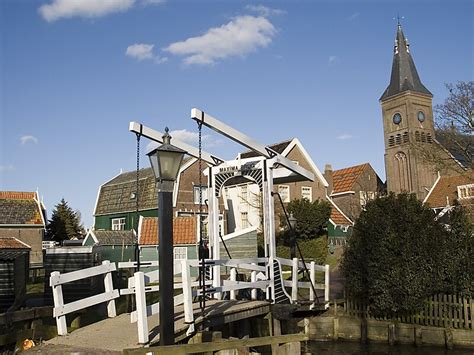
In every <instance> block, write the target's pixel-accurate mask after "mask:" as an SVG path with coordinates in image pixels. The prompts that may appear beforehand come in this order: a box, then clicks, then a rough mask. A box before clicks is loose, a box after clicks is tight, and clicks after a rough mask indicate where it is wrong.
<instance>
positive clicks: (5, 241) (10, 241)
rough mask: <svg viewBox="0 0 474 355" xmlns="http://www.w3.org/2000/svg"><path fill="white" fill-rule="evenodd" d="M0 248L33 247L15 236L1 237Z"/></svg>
mask: <svg viewBox="0 0 474 355" xmlns="http://www.w3.org/2000/svg"><path fill="white" fill-rule="evenodd" d="M0 249H31V247H30V246H29V245H27V244H25V243H23V242H22V241H20V240H18V239H16V238H14V237H0Z"/></svg>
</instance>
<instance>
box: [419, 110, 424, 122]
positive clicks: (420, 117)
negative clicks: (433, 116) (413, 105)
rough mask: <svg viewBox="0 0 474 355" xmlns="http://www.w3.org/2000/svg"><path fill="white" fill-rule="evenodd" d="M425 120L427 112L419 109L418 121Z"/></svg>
mask: <svg viewBox="0 0 474 355" xmlns="http://www.w3.org/2000/svg"><path fill="white" fill-rule="evenodd" d="M424 120H425V114H424V113H423V111H418V121H420V122H423V121H424Z"/></svg>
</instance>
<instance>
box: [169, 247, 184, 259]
mask: <svg viewBox="0 0 474 355" xmlns="http://www.w3.org/2000/svg"><path fill="white" fill-rule="evenodd" d="M173 254H174V260H186V259H187V258H188V248H186V247H175V248H174V250H173Z"/></svg>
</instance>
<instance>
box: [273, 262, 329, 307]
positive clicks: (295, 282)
mask: <svg viewBox="0 0 474 355" xmlns="http://www.w3.org/2000/svg"><path fill="white" fill-rule="evenodd" d="M277 259H278V261H279V262H280V264H281V265H286V266H289V267H291V279H285V280H283V285H284V286H285V287H287V288H290V289H291V301H292V303H297V302H298V300H299V299H298V289H308V290H309V299H308V300H309V301H310V302H312V303H313V304H314V302H315V301H316V300H315V298H316V295H315V293H314V291H315V290H324V303H325V308H328V307H329V281H330V279H329V265H327V264H326V265H316V263H315V262H314V261H312V262H310V263H306V264H303V261H301V260H299V259H298V258H294V259H293V260H288V259H282V258H277ZM305 266H306V268H305ZM304 270H308V271H309V278H310V281H299V274H300V273H301V272H303V271H304ZM316 272H324V283H317V282H316V281H317V280H316ZM311 284H312V285H311Z"/></svg>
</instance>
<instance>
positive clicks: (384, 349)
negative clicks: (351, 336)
mask: <svg viewBox="0 0 474 355" xmlns="http://www.w3.org/2000/svg"><path fill="white" fill-rule="evenodd" d="M301 352H302V353H304V352H306V353H311V354H317V355H328V354H331V355H359V354H367V355H385V354H389V355H466V354H469V355H474V349H454V350H447V349H444V348H439V347H432V346H421V347H416V346H414V345H395V346H389V345H388V344H360V343H358V342H317V341H310V342H307V343H306V345H305V344H302V345H301Z"/></svg>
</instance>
